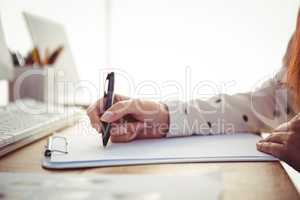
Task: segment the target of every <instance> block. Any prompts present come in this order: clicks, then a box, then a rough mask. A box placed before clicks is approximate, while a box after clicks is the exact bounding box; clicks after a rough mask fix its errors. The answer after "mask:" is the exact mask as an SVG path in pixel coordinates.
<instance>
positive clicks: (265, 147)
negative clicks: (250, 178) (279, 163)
mask: <svg viewBox="0 0 300 200" xmlns="http://www.w3.org/2000/svg"><path fill="white" fill-rule="evenodd" d="M257 149H258V150H259V151H262V152H264V153H268V154H271V155H273V156H275V157H277V158H279V159H280V160H283V161H285V162H287V163H288V164H289V165H291V166H292V167H293V168H295V169H296V170H297V171H299V172H300V153H299V152H300V114H298V115H297V116H296V117H294V118H293V119H292V120H290V121H289V122H287V123H284V124H282V125H280V126H279V127H278V128H276V129H275V130H274V132H273V133H272V134H271V135H270V136H268V137H267V138H265V139H263V140H261V141H259V142H258V143H257Z"/></svg>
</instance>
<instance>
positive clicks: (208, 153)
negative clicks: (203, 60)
mask: <svg viewBox="0 0 300 200" xmlns="http://www.w3.org/2000/svg"><path fill="white" fill-rule="evenodd" d="M63 137H65V138H66V140H67V142H68V148H67V152H68V153H66V154H64V153H57V152H53V153H52V154H51V156H49V157H45V159H44V160H43V163H42V165H43V166H44V167H45V168H55V169H64V168H84V167H104V166H120V165H141V164H164V163H193V162H233V161H276V160H277V159H275V158H274V157H272V156H269V155H267V154H264V153H261V152H259V151H257V150H256V142H257V141H258V140H259V139H261V138H260V137H259V136H258V135H254V134H246V133H238V134H233V135H212V136H191V137H181V138H163V139H148V140H136V141H133V142H130V143H118V144H117V143H114V144H112V143H109V144H108V146H107V147H106V148H103V147H102V145H101V137H100V135H97V134H91V135H88V134H84V135H80V134H74V135H71V134H70V135H63ZM52 145H53V146H54V148H55V149H65V146H64V145H65V144H64V143H63V142H57V143H54V144H52Z"/></svg>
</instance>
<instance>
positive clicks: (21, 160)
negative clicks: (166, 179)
mask: <svg viewBox="0 0 300 200" xmlns="http://www.w3.org/2000/svg"><path fill="white" fill-rule="evenodd" d="M74 131H76V130H75V128H74V127H70V128H67V129H65V130H63V131H62V132H63V133H68V132H74ZM45 144H46V139H42V140H40V141H37V142H35V143H33V144H31V145H28V146H26V147H24V148H22V149H19V150H17V151H15V152H13V153H11V154H8V155H7V156H5V157H3V158H1V159H0V172H36V173H80V174H90V173H97V174H121V173H122V174H173V175H174V174H199V173H200V174H201V173H206V172H209V171H214V170H220V171H221V173H222V176H223V181H224V191H223V194H222V199H228V200H232V199H255V200H259V199H263V200H265V199H278V200H293V199H299V195H298V193H297V191H296V189H295V187H294V186H293V184H292V183H291V181H290V179H289V177H288V175H287V174H286V172H285V171H284V170H283V168H282V166H281V165H280V164H279V163H278V162H249V163H246V162H243V163H238V162H236V163H199V164H168V165H146V166H127V167H107V168H92V169H80V170H63V171H62V170H55V171H50V170H45V169H43V168H41V159H42V156H43V150H44V145H45Z"/></svg>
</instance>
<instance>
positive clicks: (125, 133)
mask: <svg viewBox="0 0 300 200" xmlns="http://www.w3.org/2000/svg"><path fill="white" fill-rule="evenodd" d="M143 127H144V124H143V123H142V122H134V123H124V124H113V125H112V128H111V130H110V134H111V141H112V142H115V143H118V142H130V141H132V140H134V139H135V138H136V137H137V135H138V134H139V132H140V131H142V130H143Z"/></svg>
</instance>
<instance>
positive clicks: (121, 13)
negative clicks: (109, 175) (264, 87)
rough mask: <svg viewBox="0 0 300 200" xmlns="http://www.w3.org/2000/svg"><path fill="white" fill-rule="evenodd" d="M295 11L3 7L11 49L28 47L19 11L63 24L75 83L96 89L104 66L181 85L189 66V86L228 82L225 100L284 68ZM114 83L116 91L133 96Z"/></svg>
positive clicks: (42, 4)
mask: <svg viewBox="0 0 300 200" xmlns="http://www.w3.org/2000/svg"><path fill="white" fill-rule="evenodd" d="M298 6H299V1H298V0H288V1H282V0H264V1H261V0H252V1H240V0H226V1H225V0H210V1H208V0H151V1H150V0H84V1H83V0H78V1H71V3H70V1H68V0H51V1H50V0H0V12H1V15H2V19H3V24H4V31H5V33H6V39H7V43H8V46H9V47H10V48H11V49H13V50H18V51H20V52H22V53H25V52H27V51H28V50H29V49H30V48H32V44H31V40H30V37H29V33H28V30H27V29H26V24H25V22H24V19H23V17H22V12H23V11H26V12H30V13H33V14H36V15H40V16H44V17H47V18H50V19H53V20H56V21H58V22H61V23H62V24H63V25H65V27H66V30H67V34H68V37H69V41H70V44H71V50H72V52H73V55H74V59H75V62H76V64H77V66H78V72H79V74H80V78H81V79H82V80H88V81H91V82H92V83H93V84H94V85H96V86H97V85H99V81H102V80H99V73H98V71H99V70H100V69H103V68H106V67H114V68H118V69H121V70H124V71H125V72H126V73H128V74H129V75H130V76H132V77H133V81H134V84H135V85H139V84H140V83H142V82H143V81H147V80H151V81H153V82H155V83H156V84H158V85H162V84H163V83H164V82H166V81H172V80H176V81H178V83H180V84H182V85H184V84H185V76H184V74H185V68H186V66H189V67H190V68H189V70H190V71H191V77H190V80H191V82H192V84H196V83H197V82H199V81H201V80H209V81H212V82H213V83H215V84H217V85H220V84H222V83H230V84H231V86H230V87H229V88H228V89H227V90H226V91H225V92H228V93H235V92H241V91H247V90H249V89H252V88H253V86H256V83H257V82H259V81H260V80H261V79H264V78H265V77H266V76H267V77H268V76H270V75H272V73H274V72H276V70H278V69H279V68H280V67H281V61H282V57H283V55H284V53H285V50H286V45H287V43H288V41H289V39H290V36H291V34H292V33H293V31H294V28H295V22H296V16H297V10H298ZM118 81H119V82H117V92H119V93H122V94H126V95H132V96H135V95H136V94H134V93H132V91H129V90H128V87H127V86H126V84H122V81H124V80H121V79H120V80H118ZM4 85H5V83H3V82H2V86H1V87H2V89H4V88H5V86H4ZM167 92H169V89H168V88H163V89H162V93H167ZM221 92H224V91H221ZM203 93H205V88H203Z"/></svg>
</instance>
